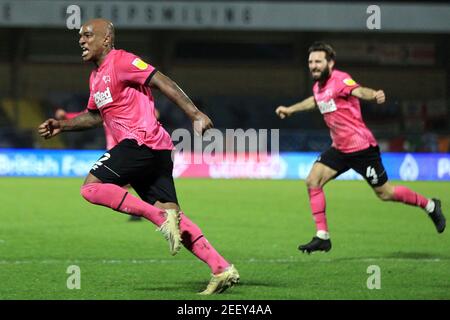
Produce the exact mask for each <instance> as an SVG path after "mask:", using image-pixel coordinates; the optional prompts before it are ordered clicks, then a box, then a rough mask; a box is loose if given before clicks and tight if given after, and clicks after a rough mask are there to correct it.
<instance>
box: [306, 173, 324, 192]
mask: <svg viewBox="0 0 450 320" xmlns="http://www.w3.org/2000/svg"><path fill="white" fill-rule="evenodd" d="M305 182H306V187H307V188H308V189H312V188H320V187H322V186H321V185H320V180H319V179H316V178H315V177H312V176H310V175H309V176H308V177H307V178H306V180H305Z"/></svg>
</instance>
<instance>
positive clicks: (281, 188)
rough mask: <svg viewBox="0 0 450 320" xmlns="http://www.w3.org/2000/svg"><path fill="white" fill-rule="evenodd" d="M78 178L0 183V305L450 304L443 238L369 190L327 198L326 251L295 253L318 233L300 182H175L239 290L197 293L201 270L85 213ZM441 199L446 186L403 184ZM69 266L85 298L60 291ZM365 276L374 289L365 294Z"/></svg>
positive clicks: (106, 218) (449, 259)
mask: <svg viewBox="0 0 450 320" xmlns="http://www.w3.org/2000/svg"><path fill="white" fill-rule="evenodd" d="M81 182H82V180H80V179H39V178H36V179H29V178H1V179H0V190H1V191H2V192H1V210H0V299H189V300H191V299H205V300H208V299H232V300H241V299H243V300H245V299H274V300H286V299H449V298H450V235H449V232H450V230H447V231H446V232H444V234H440V235H438V234H437V233H436V231H435V229H434V226H433V224H432V222H431V220H430V219H429V218H428V217H427V216H426V215H425V213H424V212H423V211H421V210H420V209H417V208H414V207H409V206H405V205H402V204H397V203H387V202H381V201H379V200H378V199H377V198H376V197H375V195H374V194H373V192H372V191H371V190H370V188H369V187H368V186H367V184H366V183H365V182H362V181H351V182H349V181H333V182H331V183H329V184H328V185H327V186H326V187H325V191H326V197H327V211H328V222H329V226H330V229H331V230H330V232H331V236H332V240H333V249H332V250H331V251H330V252H329V253H326V254H325V253H316V254H313V255H310V256H308V255H304V254H301V253H300V252H299V251H298V250H297V246H298V245H299V244H300V243H304V242H307V241H309V240H310V239H311V237H312V236H313V234H314V224H313V221H312V217H311V215H310V210H309V203H308V201H307V193H306V188H305V185H304V181H275V180H274V181H272V180H261V181H256V180H187V179H186V180H178V181H176V184H177V188H178V196H179V200H180V203H181V205H182V207H183V209H184V211H185V212H186V214H187V215H188V216H189V217H190V218H191V219H192V220H193V221H195V222H196V223H197V224H198V225H199V226H200V227H201V228H202V230H203V232H204V234H205V235H206V237H207V238H208V239H209V241H210V242H211V243H212V244H213V245H214V246H215V247H216V249H217V250H218V251H219V252H221V253H222V254H223V255H224V256H225V258H227V259H228V260H229V261H231V262H233V263H234V264H235V265H236V267H237V268H238V270H239V272H240V275H241V284H240V285H239V286H237V287H235V288H233V289H231V290H229V291H227V292H226V293H225V294H223V295H218V296H213V297H203V296H199V295H197V294H196V292H198V291H200V290H202V289H204V287H205V286H206V284H207V283H208V280H209V277H210V272H209V268H208V267H207V266H206V265H205V264H203V263H202V262H200V261H198V260H197V259H195V257H194V256H192V254H191V253H190V252H188V251H187V250H185V249H182V251H181V252H180V253H179V254H178V255H177V256H175V257H172V256H170V254H169V252H168V245H167V243H166V242H165V241H164V240H163V237H162V235H161V234H160V233H159V232H155V227H154V226H153V225H152V224H151V223H149V222H147V221H141V222H128V221H127V220H128V217H127V216H125V215H123V214H120V213H117V212H114V211H112V210H110V209H107V208H104V207H99V206H94V205H91V204H89V203H87V202H86V201H85V200H83V199H82V198H81V196H80V195H79V186H80V184H81ZM404 184H405V185H407V186H409V187H411V188H413V189H414V190H416V191H418V192H420V193H422V194H424V195H426V196H433V197H439V198H441V200H442V203H443V209H444V213H447V217H449V213H450V208H449V206H450V202H449V199H448V198H446V196H448V194H449V190H450V183H442V182H440V183H438V182H414V183H413V182H411V183H404ZM70 265H77V266H79V267H80V269H81V289H79V290H76V289H75V290H69V289H67V286H66V281H67V278H68V277H69V274H67V273H66V271H67V268H68V267H69V266H70ZM370 265H377V266H379V267H380V269H381V289H379V290H377V289H374V290H369V289H368V288H367V279H368V277H369V276H370V275H371V274H368V273H367V268H368V267H369V266H370Z"/></svg>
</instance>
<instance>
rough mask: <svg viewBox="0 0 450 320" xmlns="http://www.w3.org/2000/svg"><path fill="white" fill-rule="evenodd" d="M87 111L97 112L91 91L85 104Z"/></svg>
mask: <svg viewBox="0 0 450 320" xmlns="http://www.w3.org/2000/svg"><path fill="white" fill-rule="evenodd" d="M87 111H90V112H98V109H97V105H96V104H95V102H94V99H93V98H92V93H91V95H90V96H89V101H88V105H87Z"/></svg>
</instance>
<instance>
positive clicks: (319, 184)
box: [275, 42, 446, 253]
mask: <svg viewBox="0 0 450 320" xmlns="http://www.w3.org/2000/svg"><path fill="white" fill-rule="evenodd" d="M308 52H309V59H308V65H309V70H310V72H311V75H312V78H313V79H314V81H315V83H314V86H313V93H314V95H313V96H311V97H309V98H307V99H305V100H303V101H301V102H299V103H296V104H294V105H292V106H290V107H286V106H279V107H278V108H277V109H276V110H275V112H276V114H277V115H278V116H279V117H280V118H281V119H284V118H286V117H289V116H291V115H292V114H294V113H296V112H301V111H307V110H312V109H315V108H318V109H319V111H320V112H321V113H322V115H323V118H324V120H325V123H326V125H327V126H328V127H329V129H330V135H331V139H332V141H333V142H332V145H331V147H330V148H329V149H328V150H326V151H325V152H323V153H322V154H321V155H320V157H319V158H318V159H317V161H316V162H315V163H314V165H313V167H312V169H311V171H310V173H309V175H308V177H307V178H306V186H307V189H308V195H309V202H310V206H311V210H312V215H313V218H314V221H315V224H316V230H317V233H316V236H314V237H313V239H312V240H311V241H310V242H309V243H307V244H304V245H300V246H299V250H301V251H302V252H307V253H311V252H314V251H325V252H327V251H329V250H330V249H331V240H330V235H329V232H328V225H327V219H326V214H325V208H326V205H325V194H324V192H323V187H324V185H325V184H326V183H327V182H328V181H330V180H332V179H334V178H336V177H337V176H339V175H340V174H342V173H344V172H345V171H347V170H349V169H354V170H355V171H356V172H358V173H359V174H361V175H362V176H363V177H364V178H365V179H366V181H367V182H368V183H369V185H370V186H371V187H372V188H373V190H374V191H375V193H376V195H377V196H378V197H379V198H380V199H381V200H383V201H397V202H402V203H405V204H408V205H412V206H416V207H420V208H422V209H424V211H425V212H426V213H427V214H428V216H429V217H430V218H431V220H432V221H433V223H434V225H435V227H436V230H437V232H438V233H442V232H443V231H444V229H445V225H446V222H445V217H444V215H443V213H442V210H441V202H440V200H438V199H427V198H425V197H424V196H422V195H420V194H418V193H416V192H414V191H412V190H410V189H408V188H406V187H404V186H394V185H392V184H390V182H389V181H388V176H387V174H386V170H385V169H384V167H383V163H382V161H381V155H380V149H379V147H378V144H377V141H376V140H375V138H374V136H373V134H372V133H371V131H370V130H369V129H368V128H367V127H366V125H365V123H364V122H363V119H362V116H361V109H360V104H359V99H362V100H366V101H374V102H376V103H378V104H381V103H384V102H385V94H384V92H383V91H382V90H373V89H369V88H365V87H362V86H360V85H359V84H358V83H356V82H355V81H354V80H353V79H352V78H351V76H350V75H349V74H347V73H345V72H342V71H339V70H337V69H334V65H335V59H336V54H335V51H334V49H333V48H332V47H331V46H330V45H328V44H326V43H322V42H316V43H314V44H313V45H312V46H311V47H310V48H309V50H308Z"/></svg>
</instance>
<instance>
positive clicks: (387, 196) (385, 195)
mask: <svg viewBox="0 0 450 320" xmlns="http://www.w3.org/2000/svg"><path fill="white" fill-rule="evenodd" d="M375 193H376V194H377V196H378V198H379V199H381V200H383V201H391V200H392V197H393V195H392V194H391V193H390V192H389V191H388V190H376V191H375Z"/></svg>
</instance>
